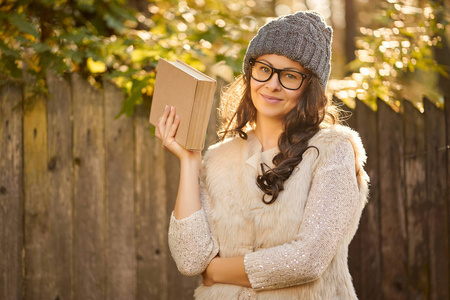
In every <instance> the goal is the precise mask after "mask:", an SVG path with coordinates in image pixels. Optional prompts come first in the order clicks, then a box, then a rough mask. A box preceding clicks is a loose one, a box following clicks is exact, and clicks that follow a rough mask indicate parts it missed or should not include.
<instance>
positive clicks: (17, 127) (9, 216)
mask: <svg viewBox="0 0 450 300" xmlns="http://www.w3.org/2000/svg"><path fill="white" fill-rule="evenodd" d="M22 126H23V123H22V91H21V88H20V87H18V86H13V85H9V86H5V87H3V88H2V89H1V90H0V170H1V171H0V241H1V242H0V298H1V299H5V300H16V299H22V298H23V295H22V290H23V279H22V267H23V266H22V247H23V236H24V228H23V222H22V220H23V199H22V192H23V182H22V176H23V158H22V151H23V144H22V130H23V128H22Z"/></svg>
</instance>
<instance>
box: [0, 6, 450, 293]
mask: <svg viewBox="0 0 450 300" xmlns="http://www.w3.org/2000/svg"><path fill="white" fill-rule="evenodd" d="M449 8H450V1H449V0H441V1H437V0H436V1H423V0H377V1H368V0H334V1H331V0H315V1H312V0H306V1H303V0H278V1H276V0H236V1H222V0H221V1H212V0H195V1H194V0H189V1H160V0H155V1H147V0H130V1H125V0H100V1H93V0H57V1H50V0H35V1H31V0H17V1H13V0H0V241H1V242H0V299H27V300H28V299H55V300H56V299H60V300H62V299H192V298H193V292H194V289H195V287H196V286H197V285H198V284H199V282H200V278H198V277H194V278H189V277H184V276H182V275H180V274H179V273H178V271H177V270H176V266H175V265H174V263H173V261H172V259H171V257H170V253H169V251H168V247H167V226H168V220H169V216H170V213H171V211H172V209H173V204H174V200H175V197H176V190H177V186H178V176H179V174H178V172H179V166H178V161H177V160H176V159H175V158H174V157H172V156H171V155H170V154H168V153H166V152H164V151H163V150H162V148H161V145H160V144H159V142H158V141H157V140H156V139H155V137H154V135H153V134H152V131H153V130H154V129H153V128H151V126H150V125H149V124H148V117H149V111H150V104H151V97H152V93H153V85H154V81H155V75H156V71H157V64H158V60H159V58H161V57H162V58H165V59H168V60H175V59H181V60H183V61H185V62H187V63H188V64H190V65H192V66H193V67H195V68H197V69H199V70H200V71H202V72H205V73H206V74H208V75H210V76H213V77H215V78H216V79H217V81H218V87H219V88H218V90H217V92H216V96H215V101H214V105H215V108H217V106H218V102H219V94H220V90H221V88H222V87H223V86H225V85H226V84H227V83H229V82H231V81H232V80H233V78H234V77H235V76H237V75H238V74H239V73H240V71H241V69H242V60H243V57H244V54H245V51H246V47H247V45H248V42H249V41H250V39H251V38H252V37H253V36H254V35H255V33H256V30H257V29H258V28H259V27H260V26H262V25H263V24H265V23H266V22H267V21H269V20H271V19H272V18H275V17H277V16H280V15H284V14H289V13H293V12H296V11H299V10H315V11H318V12H320V13H321V14H322V15H323V16H324V17H325V19H326V22H327V23H328V24H329V25H331V26H332V27H333V29H334V36H333V49H332V73H331V80H330V81H329V84H328V88H327V93H328V95H329V97H330V99H333V100H334V101H335V103H336V104H338V105H340V106H341V108H343V109H344V110H346V111H347V113H346V114H345V115H346V123H347V124H348V125H349V126H351V127H353V128H354V129H356V130H357V131H358V132H359V133H360V135H361V138H362V140H363V143H364V145H365V148H366V150H367V152H368V162H367V168H366V169H367V171H368V173H369V175H370V177H371V195H370V200H369V203H368V205H367V207H366V208H365V210H364V213H363V216H362V219H361V224H360V228H359V230H358V233H357V235H356V236H355V238H354V240H353V242H352V244H351V245H350V253H349V266H350V270H351V274H352V276H353V280H354V285H355V288H356V291H357V294H358V296H359V298H360V299H386V300H387V299H389V300H390V299H436V300H441V299H450V285H449V281H450V277H449V273H450V261H449V257H450V248H449V239H450V231H449V228H450V223H449V222H450V206H449V191H448V189H449V186H450V175H449V174H450V155H449V150H448V149H449V148H450V147H449V144H450V143H449V141H450V129H449V128H450V109H449V106H450V104H448V103H449V101H450V98H449V96H450V80H449V72H450V69H449V66H450V51H449V38H450V31H449V20H450V9H449ZM216 126H217V116H216V113H215V110H213V113H212V114H211V118H210V125H209V129H208V134H207V141H206V146H208V145H210V144H212V143H214V142H215V141H217V136H216V134H215V129H216Z"/></svg>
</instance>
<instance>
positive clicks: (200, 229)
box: [168, 184, 219, 276]
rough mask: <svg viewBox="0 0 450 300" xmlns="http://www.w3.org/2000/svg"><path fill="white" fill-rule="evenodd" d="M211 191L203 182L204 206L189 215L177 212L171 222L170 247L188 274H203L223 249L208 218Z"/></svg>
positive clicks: (201, 190) (179, 265) (182, 271)
mask: <svg viewBox="0 0 450 300" xmlns="http://www.w3.org/2000/svg"><path fill="white" fill-rule="evenodd" d="M207 197H208V195H207V192H206V190H205V188H204V186H203V184H201V185H200V198H201V200H202V208H201V209H200V210H199V211H197V212H195V213H193V214H192V215H190V216H189V217H187V218H184V219H181V220H177V219H176V218H175V217H174V215H173V213H172V216H171V218H170V225H169V241H168V242H169V248H170V252H171V254H172V257H173V259H174V261H175V263H176V265H177V267H178V270H179V271H180V272H181V273H182V274H183V275H187V276H194V275H199V274H201V273H202V272H203V271H204V270H206V268H207V267H208V265H209V263H210V262H211V260H212V259H213V258H214V257H215V256H216V255H217V253H218V252H219V245H218V243H217V240H216V239H215V238H214V237H213V235H212V234H211V231H210V228H209V224H208V220H207V217H206V215H207V211H206V210H207V208H208V205H207V202H208V199H206V198H207Z"/></svg>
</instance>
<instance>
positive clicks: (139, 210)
mask: <svg viewBox="0 0 450 300" xmlns="http://www.w3.org/2000/svg"><path fill="white" fill-rule="evenodd" d="M149 112H150V107H149V106H148V105H145V104H143V105H140V106H139V107H137V108H136V113H135V116H134V119H135V149H136V152H135V155H136V158H135V160H136V218H137V219H136V227H137V268H138V269H137V270H138V272H137V287H138V290H137V292H138V294H137V299H139V300H146V299H155V300H165V299H168V289H169V286H168V281H167V277H168V274H167V272H168V271H167V256H168V255H169V254H168V253H169V250H168V247H167V224H168V219H167V211H166V202H167V195H166V176H165V175H164V174H165V164H166V162H165V155H164V149H163V148H162V146H161V144H160V142H159V141H158V140H157V139H156V137H155V136H153V135H151V133H150V123H149V121H148V120H149V116H150V114H149Z"/></svg>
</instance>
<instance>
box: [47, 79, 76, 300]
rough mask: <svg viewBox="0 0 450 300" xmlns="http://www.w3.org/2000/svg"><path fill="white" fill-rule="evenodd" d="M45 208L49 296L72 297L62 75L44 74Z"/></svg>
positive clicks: (68, 130) (69, 162)
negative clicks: (51, 288)
mask: <svg viewBox="0 0 450 300" xmlns="http://www.w3.org/2000/svg"><path fill="white" fill-rule="evenodd" d="M47 84H48V89H49V96H48V99H47V155H48V180H49V183H50V186H49V189H48V197H49V200H48V203H49V207H48V211H49V218H50V220H51V224H52V227H51V236H50V239H51V248H50V249H48V250H49V251H50V252H51V257H52V259H51V261H52V266H51V267H50V266H48V267H47V268H49V269H51V270H52V273H53V274H54V275H55V287H54V288H55V295H53V299H55V298H58V297H59V298H60V299H72V298H73V290H72V287H73V285H72V283H73V277H72V274H73V122H72V92H71V86H70V84H69V83H68V82H67V81H66V80H65V79H63V78H61V77H57V76H56V75H54V74H52V73H50V72H49V73H48V76H47Z"/></svg>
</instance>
